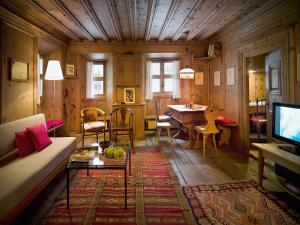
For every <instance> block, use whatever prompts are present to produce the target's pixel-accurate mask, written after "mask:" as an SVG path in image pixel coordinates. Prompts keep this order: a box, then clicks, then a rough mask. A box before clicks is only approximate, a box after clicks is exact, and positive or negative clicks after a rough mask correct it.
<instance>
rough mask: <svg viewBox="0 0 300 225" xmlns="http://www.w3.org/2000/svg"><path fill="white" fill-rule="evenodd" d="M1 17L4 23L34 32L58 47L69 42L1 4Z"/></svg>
mask: <svg viewBox="0 0 300 225" xmlns="http://www.w3.org/2000/svg"><path fill="white" fill-rule="evenodd" d="M0 19H1V20H3V21H4V23H6V24H8V25H11V26H13V27H14V28H15V29H20V30H22V31H25V32H28V33H30V34H33V35H35V36H37V37H38V38H40V39H43V40H45V41H47V42H49V43H51V44H53V45H55V46H58V47H66V46H67V43H66V42H65V41H63V40H60V39H58V38H57V37H55V36H53V35H51V34H50V33H48V32H46V31H44V30H42V29H41V28H39V27H37V26H35V25H33V24H31V23H30V22H28V21H27V20H25V19H23V18H21V17H19V16H17V15H15V14H14V13H12V12H10V11H9V10H7V9H5V8H3V7H2V6H0Z"/></svg>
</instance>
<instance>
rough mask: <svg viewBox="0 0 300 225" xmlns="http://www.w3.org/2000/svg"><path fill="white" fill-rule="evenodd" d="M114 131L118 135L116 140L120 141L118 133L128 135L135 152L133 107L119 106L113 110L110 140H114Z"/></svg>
mask: <svg viewBox="0 0 300 225" xmlns="http://www.w3.org/2000/svg"><path fill="white" fill-rule="evenodd" d="M113 133H115V135H116V142H118V135H128V136H129V139H130V143H131V148H132V151H133V152H134V137H133V111H132V109H131V108H127V107H119V108H115V109H113V110H112V112H111V113H110V123H109V138H110V140H112V134H113Z"/></svg>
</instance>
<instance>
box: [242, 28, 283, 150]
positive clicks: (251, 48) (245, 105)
mask: <svg viewBox="0 0 300 225" xmlns="http://www.w3.org/2000/svg"><path fill="white" fill-rule="evenodd" d="M274 36H275V37H274V39H275V40H274V41H275V42H271V43H270V41H269V40H268V39H263V40H259V41H256V42H253V43H251V44H249V43H248V44H245V45H243V46H241V47H240V48H238V57H239V59H238V60H239V65H240V73H241V74H239V75H240V76H239V77H240V78H241V82H240V88H239V93H241V94H240V95H239V105H240V106H241V107H240V109H239V114H240V115H241V117H240V122H241V123H240V129H241V130H242V132H240V134H241V135H242V137H241V139H242V146H244V147H246V148H249V147H250V137H249V133H250V129H249V126H250V121H249V75H248V72H247V67H246V65H247V64H246V63H247V58H248V57H254V56H257V55H262V54H266V53H270V52H272V51H276V50H280V51H281V54H282V65H283V67H284V68H282V69H283V70H282V73H286V69H285V68H286V65H285V64H286V62H287V59H286V57H285V56H286V55H287V54H288V49H287V48H286V47H285V46H287V45H288V39H287V38H286V32H282V33H280V34H276V35H274ZM286 77H287V76H286ZM287 79H289V78H287ZM282 94H283V96H284V94H285V93H282ZM284 99H285V98H284ZM268 113H271V114H272V112H268Z"/></svg>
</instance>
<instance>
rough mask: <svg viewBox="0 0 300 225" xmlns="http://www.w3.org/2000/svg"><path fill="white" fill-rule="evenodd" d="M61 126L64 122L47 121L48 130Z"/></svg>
mask: <svg viewBox="0 0 300 225" xmlns="http://www.w3.org/2000/svg"><path fill="white" fill-rule="evenodd" d="M61 124H64V120H47V121H46V125H47V130H49V129H51V128H53V127H54V126H56V127H57V126H59V125H61Z"/></svg>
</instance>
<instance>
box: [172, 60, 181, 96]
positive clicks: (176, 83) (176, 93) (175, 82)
mask: <svg viewBox="0 0 300 225" xmlns="http://www.w3.org/2000/svg"><path fill="white" fill-rule="evenodd" d="M173 63H174V74H173V99H176V98H181V88H180V78H179V61H178V60H176V61H174V62H173Z"/></svg>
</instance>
